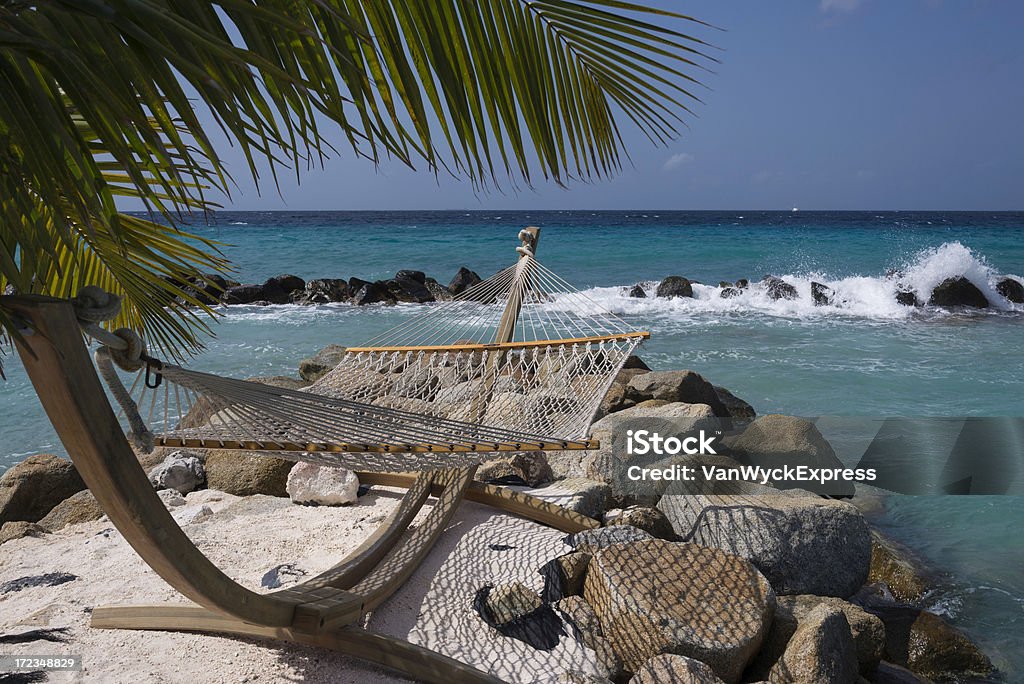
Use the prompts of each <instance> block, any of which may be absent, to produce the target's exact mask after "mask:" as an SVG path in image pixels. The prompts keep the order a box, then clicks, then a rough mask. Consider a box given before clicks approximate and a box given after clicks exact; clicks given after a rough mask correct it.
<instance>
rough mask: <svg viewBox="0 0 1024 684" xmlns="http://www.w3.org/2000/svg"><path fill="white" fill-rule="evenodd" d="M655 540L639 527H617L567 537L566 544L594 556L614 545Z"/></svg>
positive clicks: (586, 531) (596, 529)
mask: <svg viewBox="0 0 1024 684" xmlns="http://www.w3.org/2000/svg"><path fill="white" fill-rule="evenodd" d="M653 538H654V537H652V536H651V535H650V534H649V533H647V532H644V531H643V530H641V529H640V528H638V527H633V526H632V525H615V526H614V527H596V528H594V529H592V530H584V531H582V532H577V533H575V534H571V535H569V536H568V537H566V539H565V543H566V544H568V545H569V546H571V547H573V548H574V549H576V550H577V551H580V552H583V553H588V554H591V555H593V554H594V553H595V552H597V551H599V550H600V549H605V548H608V547H609V546H611V545H613V544H633V543H635V542H642V541H650V540H651V539H653Z"/></svg>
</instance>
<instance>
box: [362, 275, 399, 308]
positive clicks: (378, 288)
mask: <svg viewBox="0 0 1024 684" xmlns="http://www.w3.org/2000/svg"><path fill="white" fill-rule="evenodd" d="M364 282H365V281H364ZM352 303H353V304H355V305H357V306H364V305H366V304H380V303H384V304H394V303H395V298H394V297H392V296H391V293H390V292H389V291H388V286H387V283H385V282H384V281H382V280H378V281H377V282H375V283H366V284H365V285H363V286H362V287H360V288H359V289H358V290H357V291H356V293H355V294H354V295H352Z"/></svg>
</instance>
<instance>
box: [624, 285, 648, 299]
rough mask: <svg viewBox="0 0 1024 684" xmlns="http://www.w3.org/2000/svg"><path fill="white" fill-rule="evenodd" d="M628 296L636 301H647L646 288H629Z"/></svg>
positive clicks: (636, 286)
mask: <svg viewBox="0 0 1024 684" xmlns="http://www.w3.org/2000/svg"><path fill="white" fill-rule="evenodd" d="M628 296H630V297H634V298H636V299H646V298H647V293H646V292H644V288H642V287H641V286H640V285H634V286H633V287H631V288H629V295H628Z"/></svg>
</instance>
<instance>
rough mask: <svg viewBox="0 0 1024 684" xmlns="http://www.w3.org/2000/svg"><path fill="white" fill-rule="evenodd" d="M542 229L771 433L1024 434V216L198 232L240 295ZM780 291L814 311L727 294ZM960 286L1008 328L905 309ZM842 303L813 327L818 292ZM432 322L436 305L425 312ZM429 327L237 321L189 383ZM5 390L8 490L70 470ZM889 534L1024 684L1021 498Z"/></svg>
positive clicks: (314, 316)
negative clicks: (17, 475)
mask: <svg viewBox="0 0 1024 684" xmlns="http://www.w3.org/2000/svg"><path fill="white" fill-rule="evenodd" d="M526 225H536V226H540V227H541V228H542V235H541V239H540V244H539V246H538V251H537V256H538V258H539V259H540V260H541V262H543V263H544V264H545V265H546V266H547V267H548V268H551V269H552V270H554V271H555V272H557V273H559V274H560V275H561V276H562V277H563V278H565V279H566V280H568V281H569V282H571V283H573V284H574V285H576V286H577V287H578V288H579V289H581V290H584V291H585V292H586V294H587V295H588V296H590V297H591V298H592V299H594V300H595V301H597V302H599V303H600V304H602V305H603V306H604V307H605V308H607V309H609V310H611V311H613V312H614V313H616V314H618V315H620V316H622V317H624V318H627V319H629V320H630V321H633V322H635V325H636V326H637V327H642V328H646V329H649V330H651V332H652V338H651V339H650V341H649V342H648V343H647V344H645V345H644V347H643V348H642V349H641V351H640V354H641V356H643V358H644V359H645V360H646V361H647V362H648V363H649V364H650V365H651V366H652V367H654V368H660V369H670V368H692V369H695V370H697V371H699V372H700V373H702V374H703V375H705V376H706V377H707V378H709V379H710V380H711V381H713V382H714V383H715V384H718V385H723V386H725V387H728V388H729V389H730V390H732V391H733V392H734V393H735V394H737V395H739V396H740V397H743V398H744V399H746V400H747V401H749V402H750V403H751V404H753V405H754V407H755V408H756V409H757V411H758V413H761V414H764V413H772V412H784V413H789V414H795V415H825V414H827V415H837V416H844V415H861V416H892V415H899V416H968V415H969V416H1024V345H1022V333H1024V307H1022V306H1019V305H1018V306H1014V305H1011V304H1009V303H1008V302H1006V300H1004V299H1003V298H1001V297H1000V296H999V295H998V294H996V293H995V291H994V285H995V283H996V282H997V281H998V280H999V278H1001V277H1003V276H1005V275H1013V276H1016V277H1018V278H1020V277H1021V275H1022V274H1024V213H991V212H976V213H961V212H953V213H949V212H942V213H938V212H763V211H717V212H668V211H646V212H645V211H624V212H589V211H543V212H542V211H538V212H528V211H527V212H522V211H514V212H513V211H509V212H501V211H497V212H496V211H447V212H241V213H233V212H222V213H220V214H218V215H217V217H216V218H215V220H213V221H212V222H211V223H209V224H205V223H204V224H198V225H193V226H192V230H193V231H194V232H197V233H200V234H202V235H204V236H207V237H211V238H214V239H216V240H219V241H221V242H222V243H224V248H223V250H224V253H225V254H226V255H227V256H228V257H229V258H230V259H231V261H232V262H233V264H234V267H235V269H236V271H237V272H236V275H235V276H234V278H235V279H236V280H239V281H241V282H262V281H263V280H265V279H266V278H268V277H270V276H274V275H278V274H282V273H293V274H296V275H299V276H302V277H304V278H306V279H311V278H317V277H330V278H348V277H351V276H358V277H360V278H364V279H367V280H373V279H377V278H384V277H390V276H392V275H393V274H394V273H395V271H397V270H399V269H403V268H405V269H417V270H422V271H425V272H426V273H427V274H428V275H430V276H433V277H435V278H437V279H438V280H439V281H441V282H442V283H447V282H448V280H449V279H450V278H451V277H452V276H453V275H454V273H455V272H456V271H457V270H458V268H459V267H460V266H463V265H465V266H468V267H470V268H471V269H473V270H475V271H477V272H478V273H479V274H480V275H481V276H484V277H486V276H488V275H490V274H492V273H494V272H495V271H497V270H499V269H501V268H504V267H506V266H508V265H509V264H510V263H512V262H513V260H514V259H515V256H516V255H515V252H514V248H515V247H516V246H517V245H518V242H517V240H516V234H517V232H518V230H519V229H520V228H521V227H523V226H526ZM672 274H676V275H682V276H686V277H687V278H690V279H691V280H695V281H699V282H700V283H701V285H697V286H695V288H694V289H695V298H694V299H674V300H664V299H655V298H652V297H651V298H647V299H635V298H629V297H627V296H626V290H627V289H628V287H629V286H632V285H634V284H636V283H644V284H646V286H647V288H648V290H649V292H650V293H651V294H653V285H654V283H655V282H656V281H657V280H659V279H661V278H663V277H665V276H667V275H672ZM766 274H773V275H776V276H780V277H782V278H784V279H785V280H786V281H788V282H790V283H791V284H793V285H795V286H796V287H797V289H798V291H799V293H800V298H799V299H797V300H793V301H786V300H779V301H772V300H770V299H769V298H768V297H767V296H766V295H765V294H764V293H763V292H761V291H760V289H759V288H757V287H754V288H751V289H750V290H749V291H747V292H746V293H745V294H744V295H743V296H741V297H737V298H733V299H722V298H721V297H719V296H718V295H719V290H718V283H719V281H722V280H725V281H733V280H735V279H738V278H748V279H749V280H750V281H751V282H753V281H757V280H760V279H761V278H762V277H763V276H764V275H766ZM954 275H965V276H966V277H967V278H969V279H970V280H971V281H972V282H974V283H975V284H976V285H977V286H978V287H979V288H981V289H982V291H983V292H985V293H986V295H987V296H988V298H989V299H990V301H992V302H993V306H992V307H991V308H990V309H988V310H986V311H979V312H973V313H963V312H949V311H942V310H936V309H932V308H925V309H914V308H912V307H903V306H900V305H898V304H896V303H895V299H894V297H895V292H896V289H897V286H898V285H899V286H901V287H909V288H912V289H915V290H917V291H918V292H919V293H920V294H921V295H922V296H923V298H925V299H926V298H927V296H928V293H929V292H930V291H931V289H932V288H933V287H934V286H935V285H936V284H938V283H939V282H941V281H942V280H944V279H946V278H948V277H950V276H954ZM812 280H816V281H819V282H822V283H825V284H827V285H829V286H831V287H832V288H833V289H834V290H835V291H836V293H837V296H836V301H837V302H838V303H837V304H836V305H833V306H814V305H813V303H812V301H811V298H810V282H811V281H812ZM428 306H429V305H428ZM417 310H419V308H418V306H417V305H400V306H395V307H380V306H372V307H365V308H357V307H352V306H349V305H343V304H332V305H324V306H317V307H299V306H271V307H265V308H260V307H231V308H226V309H224V311H223V314H224V315H223V317H222V318H221V319H220V322H219V324H218V325H216V326H215V328H216V333H217V337H216V338H215V339H211V340H209V343H208V348H207V350H206V351H205V352H204V353H203V354H202V355H201V356H200V357H198V358H197V359H195V361H194V362H193V363H194V365H195V366H196V367H200V368H202V369H204V370H210V371H212V372H216V373H221V374H227V375H234V376H238V377H247V376H253V375H267V374H293V373H294V372H295V369H296V367H297V364H298V361H299V360H300V359H301V358H303V357H305V356H308V355H310V354H311V353H313V352H315V351H316V350H317V349H319V348H321V347H323V346H324V345H326V344H328V343H331V342H333V343H338V344H343V345H344V344H354V343H357V342H362V341H365V340H367V339H369V338H370V337H372V336H374V335H375V334H377V333H378V332H381V331H382V330H384V329H386V328H388V327H390V326H392V325H395V324H396V323H398V322H400V321H401V320H403V319H404V318H406V317H408V316H410V315H412V314H413V313H415V312H416V311H417ZM5 361H6V370H7V372H8V376H9V378H10V379H9V381H8V382H6V383H4V384H3V385H0V415H2V416H3V430H2V435H3V439H2V446H0V471H2V470H3V469H4V468H6V467H8V466H9V465H10V464H12V463H15V462H17V461H18V460H20V459H22V458H23V457H24V456H26V455H28V454H32V453H38V452H61V451H62V449H61V447H60V445H59V444H58V443H57V440H56V437H55V436H54V434H53V431H52V429H51V428H50V426H49V424H48V423H47V421H46V419H45V417H44V416H43V413H42V410H41V409H40V407H39V405H38V403H37V400H36V399H35V398H34V396H33V393H32V390H31V387H30V386H29V384H28V382H27V380H26V378H25V376H24V373H23V372H22V370H21V368H20V367H19V364H18V362H17V360H16V359H14V358H11V357H8V358H6V359H5ZM880 524H881V525H882V526H883V527H884V528H885V529H886V530H887V531H888V532H889V533H890V534H891V535H892V536H894V537H896V538H898V539H900V540H901V541H903V542H905V543H907V544H908V545H910V546H911V547H912V548H914V549H916V550H917V551H918V552H919V553H920V554H922V555H923V556H924V557H925V558H926V559H927V560H929V561H930V562H931V563H933V564H934V565H935V566H936V567H938V568H942V569H943V570H944V571H946V572H947V573H948V574H947V576H946V577H945V578H944V580H943V586H942V588H941V590H940V591H939V592H937V593H936V595H935V596H933V597H932V598H931V607H932V609H934V610H936V611H939V612H942V613H944V614H946V615H947V616H948V617H949V618H950V619H951V620H952V621H953V622H954V623H955V624H957V625H959V626H960V627H961V628H963V629H965V630H966V631H967V632H969V633H970V634H971V635H972V636H973V637H974V638H975V639H976V640H978V641H979V642H980V643H981V644H982V645H983V646H984V647H985V648H986V650H987V651H988V653H989V654H990V655H991V656H992V658H993V660H995V661H996V663H997V665H998V666H1000V667H1001V668H1003V670H1004V671H1005V672H1006V673H1007V674H1006V676H1005V677H1006V681H1021V680H1024V653H1022V652H1021V649H1020V648H1019V647H1020V643H1021V634H1024V540H1022V534H1021V532H1020V530H1021V527H1022V526H1024V497H980V496H964V497H892V498H891V499H890V500H889V508H888V511H887V513H886V514H885V517H884V518H883V519H882V520H881V521H880Z"/></svg>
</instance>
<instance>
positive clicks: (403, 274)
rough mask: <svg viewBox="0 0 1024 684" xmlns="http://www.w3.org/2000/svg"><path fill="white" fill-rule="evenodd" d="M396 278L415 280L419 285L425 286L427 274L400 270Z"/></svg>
mask: <svg viewBox="0 0 1024 684" xmlns="http://www.w3.org/2000/svg"><path fill="white" fill-rule="evenodd" d="M395 277H396V278H408V279H409V280H415V281H416V282H417V283H419V284H420V285H426V283H427V274H426V273H424V272H423V271H410V270H409V269H402V270H401V271H399V272H398V273H396V274H395Z"/></svg>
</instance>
